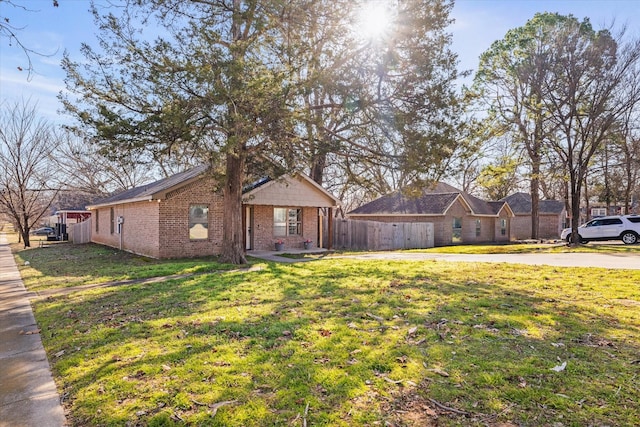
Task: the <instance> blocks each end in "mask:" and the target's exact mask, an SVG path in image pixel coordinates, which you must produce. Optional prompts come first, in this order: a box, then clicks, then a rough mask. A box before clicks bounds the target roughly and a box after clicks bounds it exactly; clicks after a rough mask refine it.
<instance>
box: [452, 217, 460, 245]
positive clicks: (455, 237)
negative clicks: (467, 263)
mask: <svg viewBox="0 0 640 427" xmlns="http://www.w3.org/2000/svg"><path fill="white" fill-rule="evenodd" d="M451 242H452V243H460V242H462V218H458V217H454V218H453V234H452V236H451Z"/></svg>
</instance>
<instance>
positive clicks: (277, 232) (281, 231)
mask: <svg viewBox="0 0 640 427" xmlns="http://www.w3.org/2000/svg"><path fill="white" fill-rule="evenodd" d="M273 235H274V236H276V237H286V236H300V235H302V209H300V208H273Z"/></svg>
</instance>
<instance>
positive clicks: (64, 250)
mask: <svg viewBox="0 0 640 427" xmlns="http://www.w3.org/2000/svg"><path fill="white" fill-rule="evenodd" d="M16 255H17V257H18V265H19V268H20V270H21V274H22V275H23V279H24V281H25V285H26V286H27V287H28V288H29V290H32V291H38V290H42V289H47V288H62V287H72V286H78V285H82V284H87V283H100V282H106V281H112V280H126V279H142V278H148V277H157V276H164V275H170V274H180V273H206V272H212V271H215V270H228V269H231V268H235V266H232V265H229V264H220V263H218V262H217V257H213V256H210V257H202V258H183V259H163V260H160V259H153V258H147V257H144V256H140V255H135V254H132V253H129V252H125V251H120V250H117V249H114V248H109V247H107V246H102V245H97V244H93V243H88V244H83V245H74V244H71V243H56V244H55V245H53V246H52V247H48V248H33V249H29V250H24V251H20V252H18V253H17V254H16ZM25 262H28V267H27V266H25ZM44 276H48V277H49V280H48V285H43V284H42V283H41V281H40V280H38V279H39V278H40V277H44ZM52 278H53V279H52ZM56 279H57V280H56Z"/></svg>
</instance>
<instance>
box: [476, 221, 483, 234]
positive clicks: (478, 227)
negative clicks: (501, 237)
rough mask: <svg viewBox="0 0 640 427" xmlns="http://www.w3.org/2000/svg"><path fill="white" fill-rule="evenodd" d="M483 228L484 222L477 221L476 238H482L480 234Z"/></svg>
mask: <svg viewBox="0 0 640 427" xmlns="http://www.w3.org/2000/svg"><path fill="white" fill-rule="evenodd" d="M481 226H482V221H481V220H479V219H476V237H480V234H482V233H481V231H482V230H481Z"/></svg>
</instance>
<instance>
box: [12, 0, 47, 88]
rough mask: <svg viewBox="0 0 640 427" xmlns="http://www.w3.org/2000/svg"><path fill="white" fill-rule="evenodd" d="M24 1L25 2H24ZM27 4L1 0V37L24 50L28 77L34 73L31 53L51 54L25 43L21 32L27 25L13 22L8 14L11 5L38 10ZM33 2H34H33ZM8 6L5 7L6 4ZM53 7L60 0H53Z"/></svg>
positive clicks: (13, 0)
mask: <svg viewBox="0 0 640 427" xmlns="http://www.w3.org/2000/svg"><path fill="white" fill-rule="evenodd" d="M22 3H24V4H22ZM26 4H28V3H27V2H19V1H16V0H0V39H2V38H4V39H7V41H8V43H9V46H13V45H16V46H17V47H18V48H19V49H21V50H22V52H23V53H24V55H25V57H26V58H27V66H26V69H27V71H28V78H31V76H32V74H33V71H34V69H33V62H32V61H31V55H38V56H51V55H46V54H43V53H41V52H38V51H36V50H33V49H32V48H30V47H29V46H27V45H26V44H24V43H23V42H22V41H21V39H20V37H19V33H20V32H21V31H22V30H24V28H25V27H20V26H18V25H16V24H14V23H13V20H12V19H11V18H10V17H9V16H8V15H7V13H6V10H7V8H8V7H9V6H12V7H13V8H18V9H23V10H26V11H29V12H36V11H35V10H31V9H29V8H28V7H27V6H26ZM31 4H33V3H31ZM5 5H6V7H3V6H5ZM52 5H53V7H58V0H52ZM23 69H25V67H18V70H20V71H22V70H23Z"/></svg>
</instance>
